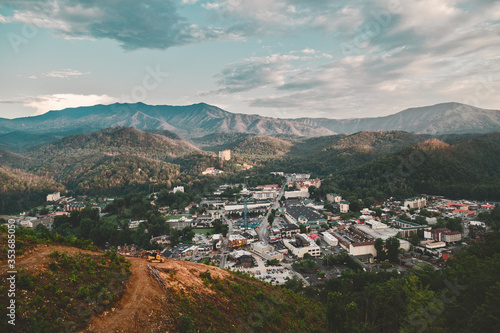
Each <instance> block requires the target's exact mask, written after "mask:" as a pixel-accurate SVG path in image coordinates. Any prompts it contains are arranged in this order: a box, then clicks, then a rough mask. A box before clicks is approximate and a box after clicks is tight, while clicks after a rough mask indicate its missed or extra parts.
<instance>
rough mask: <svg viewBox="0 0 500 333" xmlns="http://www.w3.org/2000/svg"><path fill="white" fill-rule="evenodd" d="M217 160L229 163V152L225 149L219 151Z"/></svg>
mask: <svg viewBox="0 0 500 333" xmlns="http://www.w3.org/2000/svg"><path fill="white" fill-rule="evenodd" d="M219 158H220V159H221V160H222V161H229V160H230V159H231V150H230V149H226V150H222V151H219Z"/></svg>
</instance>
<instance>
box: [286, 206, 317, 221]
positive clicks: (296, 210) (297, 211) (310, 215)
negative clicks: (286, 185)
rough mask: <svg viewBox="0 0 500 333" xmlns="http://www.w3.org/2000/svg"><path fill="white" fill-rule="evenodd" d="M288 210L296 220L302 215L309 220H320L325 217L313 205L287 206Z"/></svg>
mask: <svg viewBox="0 0 500 333" xmlns="http://www.w3.org/2000/svg"><path fill="white" fill-rule="evenodd" d="M286 212H287V213H288V214H290V215H291V216H292V217H293V218H294V219H296V220H298V219H299V218H301V217H303V218H305V219H307V220H308V221H318V220H321V219H323V215H321V214H320V213H319V212H318V211H317V210H316V209H314V208H311V207H305V206H293V207H287V209H286Z"/></svg>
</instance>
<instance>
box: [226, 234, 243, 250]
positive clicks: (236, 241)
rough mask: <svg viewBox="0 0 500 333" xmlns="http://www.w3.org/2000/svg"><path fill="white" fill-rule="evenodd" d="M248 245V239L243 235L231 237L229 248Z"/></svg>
mask: <svg viewBox="0 0 500 333" xmlns="http://www.w3.org/2000/svg"><path fill="white" fill-rule="evenodd" d="M245 245H247V239H246V238H245V237H243V236H242V235H237V234H236V235H229V246H230V247H232V248H235V247H240V246H245Z"/></svg>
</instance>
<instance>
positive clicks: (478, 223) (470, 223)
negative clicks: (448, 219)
mask: <svg viewBox="0 0 500 333" xmlns="http://www.w3.org/2000/svg"><path fill="white" fill-rule="evenodd" d="M469 225H473V226H479V227H483V228H486V224H485V223H484V222H481V221H470V222H469Z"/></svg>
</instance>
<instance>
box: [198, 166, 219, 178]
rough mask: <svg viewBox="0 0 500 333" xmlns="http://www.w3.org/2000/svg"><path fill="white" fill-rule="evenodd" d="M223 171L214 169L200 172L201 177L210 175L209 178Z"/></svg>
mask: <svg viewBox="0 0 500 333" xmlns="http://www.w3.org/2000/svg"><path fill="white" fill-rule="evenodd" d="M223 172H224V171H222V170H219V169H216V168H214V167H211V168H207V169H205V171H202V173H201V174H202V175H211V176H217V175H218V174H221V173H223Z"/></svg>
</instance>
